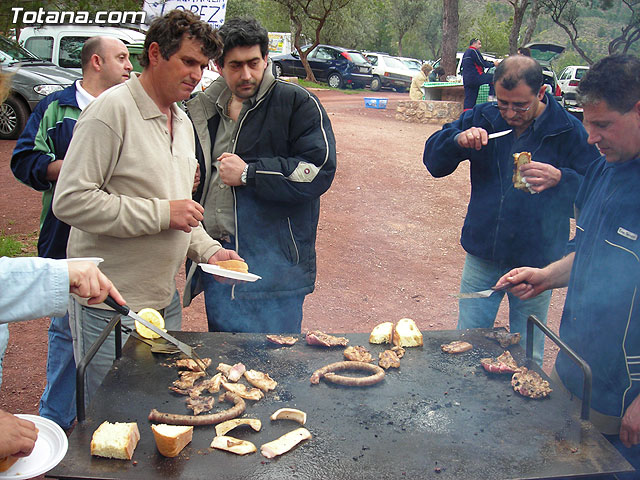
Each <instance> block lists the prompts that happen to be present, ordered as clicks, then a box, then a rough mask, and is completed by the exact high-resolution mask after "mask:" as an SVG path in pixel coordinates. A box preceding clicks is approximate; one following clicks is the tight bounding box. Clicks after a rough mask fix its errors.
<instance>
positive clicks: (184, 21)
mask: <svg viewBox="0 0 640 480" xmlns="http://www.w3.org/2000/svg"><path fill="white" fill-rule="evenodd" d="M183 38H189V39H192V40H196V41H199V42H201V43H202V53H203V55H205V56H206V57H207V58H210V59H211V58H217V57H218V56H219V55H220V52H221V51H222V41H221V40H220V37H219V35H218V32H217V31H216V30H214V29H213V28H212V27H211V25H209V24H208V23H206V22H203V21H202V20H200V17H199V16H198V15H196V14H194V13H192V12H190V11H188V10H177V9H176V10H171V11H170V12H169V13H167V14H166V15H164V16H163V17H159V18H156V19H155V20H154V21H153V22H152V23H151V27H150V28H149V31H148V32H147V36H146V39H145V41H144V51H143V52H142V56H141V58H140V65H141V66H142V67H143V68H145V67H147V66H148V65H149V45H151V44H152V43H153V42H156V43H157V44H158V45H159V47H160V54H161V55H162V58H164V59H165V60H169V57H171V55H173V54H174V53H176V52H177V51H178V50H180V45H182V39H183Z"/></svg>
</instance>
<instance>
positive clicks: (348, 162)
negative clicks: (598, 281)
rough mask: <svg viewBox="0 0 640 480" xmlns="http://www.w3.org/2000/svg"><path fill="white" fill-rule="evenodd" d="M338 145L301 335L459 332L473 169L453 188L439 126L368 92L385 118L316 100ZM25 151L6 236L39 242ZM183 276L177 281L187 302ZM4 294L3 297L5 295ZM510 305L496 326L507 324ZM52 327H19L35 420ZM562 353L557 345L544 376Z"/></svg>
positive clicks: (333, 99) (25, 390)
mask: <svg viewBox="0 0 640 480" xmlns="http://www.w3.org/2000/svg"><path fill="white" fill-rule="evenodd" d="M316 93H317V95H318V97H319V98H320V100H321V101H322V104H323V105H324V107H325V109H326V110H327V112H328V114H329V117H330V119H331V122H332V125H333V130H334V132H335V135H336V139H337V149H338V169H337V173H336V178H335V181H334V182H333V185H332V187H331V189H330V190H329V191H328V192H327V193H326V194H325V195H324V196H323V197H322V202H321V216H320V225H319V229H318V240H317V252H318V278H317V284H316V291H315V292H314V293H313V294H311V295H309V296H308V297H307V299H306V301H305V304H304V320H303V325H302V326H303V331H306V330H307V329H320V330H324V331H327V332H335V333H339V332H367V331H370V330H371V328H373V326H374V325H376V324H377V323H380V322H383V321H397V320H399V319H400V318H402V317H411V318H413V319H414V320H415V321H416V322H417V324H418V326H419V327H420V328H421V329H422V330H447V329H454V328H455V326H456V321H457V315H458V305H457V300H456V299H455V298H453V297H452V296H451V294H455V293H456V292H457V291H458V287H459V280H460V273H461V270H462V264H463V261H464V251H463V250H462V248H461V247H460V242H459V238H460V230H461V227H462V223H463V220H464V216H465V213H466V205H467V202H468V196H469V191H470V187H469V168H468V164H466V163H463V164H462V165H461V166H460V167H459V168H458V170H457V171H456V172H455V173H454V174H452V175H450V176H449V177H446V178H444V179H434V178H432V177H431V176H430V175H429V173H428V172H427V170H426V168H425V167H424V166H423V164H422V151H423V147H424V142H425V140H426V139H427V138H428V136H429V135H430V134H431V133H432V132H434V131H436V130H437V129H438V128H439V126H434V125H431V126H427V125H421V124H413V123H405V122H402V121H399V120H396V119H395V109H396V106H397V103H398V101H400V100H403V99H408V95H407V94H399V93H395V92H378V93H373V92H372V93H369V92H367V94H366V96H379V97H386V98H388V99H389V103H388V106H387V109H386V110H377V109H370V108H365V107H364V102H363V97H364V96H365V94H362V93H346V92H341V91H327V90H318V91H316ZM14 145H15V142H11V141H0V232H4V234H20V235H22V236H23V238H27V239H29V238H32V239H33V238H35V236H34V233H37V229H38V218H39V214H40V206H41V205H40V194H39V193H38V192H34V191H32V190H31V189H29V188H28V187H26V186H24V185H21V184H20V183H18V182H17V181H16V180H15V179H14V177H13V175H12V173H11V171H10V168H9V161H10V157H11V152H12V150H13V147H14ZM183 278H184V275H183V272H181V273H180V274H179V275H178V277H177V279H176V280H177V283H178V288H179V290H180V291H182V286H183V285H184V280H183ZM0 290H1V286H0ZM564 294H565V291H564V290H561V291H556V292H554V294H553V298H552V304H551V308H550V312H549V324H550V326H551V327H552V328H553V330H554V331H556V332H557V327H558V323H559V320H560V314H561V312H562V306H563V304H564ZM506 310H507V309H506V308H505V304H504V303H503V305H502V307H501V309H500V312H499V315H498V321H497V325H505V319H506ZM47 328H48V320H47V319H38V320H33V321H30V322H21V323H17V324H13V325H11V326H10V332H11V339H10V342H9V348H8V350H7V354H6V357H5V362H4V375H3V383H2V387H1V388H0V408H2V409H5V410H9V411H11V412H13V413H37V411H38V401H39V398H40V395H41V394H42V391H43V389H44V386H45V367H46V349H47ZM183 328H184V329H185V330H189V331H206V329H207V327H206V317H205V312H204V301H203V300H202V296H200V297H199V298H198V299H196V301H195V302H194V303H193V304H192V305H191V306H190V307H189V308H187V309H185V310H184V321H183ZM555 354H556V351H555V349H552V348H549V344H547V349H546V354H545V370H546V371H549V370H550V366H551V364H552V361H553V359H554V358H555Z"/></svg>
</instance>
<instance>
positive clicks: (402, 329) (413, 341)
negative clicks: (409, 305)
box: [393, 318, 422, 347]
mask: <svg viewBox="0 0 640 480" xmlns="http://www.w3.org/2000/svg"><path fill="white" fill-rule="evenodd" d="M393 344H394V345H397V346H398V347H420V346H422V332H420V329H419V328H418V326H417V325H416V322H414V321H413V320H411V319H410V318H401V319H400V320H399V321H398V323H396V327H395V329H394V330H393Z"/></svg>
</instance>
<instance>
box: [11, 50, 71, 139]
mask: <svg viewBox="0 0 640 480" xmlns="http://www.w3.org/2000/svg"><path fill="white" fill-rule="evenodd" d="M0 67H1V69H2V73H3V74H9V75H10V76H11V90H10V91H9V96H8V97H7V99H6V100H5V101H4V102H3V103H2V105H0V139H2V140H9V139H16V138H18V137H19V136H20V134H21V133H22V130H23V129H24V127H25V125H26V123H27V119H28V118H29V115H31V112H32V111H33V109H34V108H35V106H36V105H37V104H38V102H39V101H40V100H42V99H43V98H44V97H46V96H47V95H49V94H50V93H53V92H56V91H58V90H62V89H64V88H66V87H68V86H69V85H71V84H72V83H73V82H74V81H76V80H77V79H78V78H80V75H79V74H77V73H76V72H74V71H72V70H67V69H66V68H62V67H58V66H57V65H54V64H53V63H51V62H48V61H46V60H42V59H40V58H38V57H36V56H35V55H34V54H32V53H31V52H29V51H28V50H25V49H24V48H22V47H20V46H19V45H17V44H15V43H13V42H12V41H10V40H8V39H6V38H4V37H0Z"/></svg>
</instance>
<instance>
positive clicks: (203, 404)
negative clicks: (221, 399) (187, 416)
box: [187, 397, 216, 415]
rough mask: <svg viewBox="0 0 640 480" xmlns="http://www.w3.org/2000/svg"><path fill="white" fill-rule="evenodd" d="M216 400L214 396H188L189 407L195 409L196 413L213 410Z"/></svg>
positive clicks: (194, 412)
mask: <svg viewBox="0 0 640 480" xmlns="http://www.w3.org/2000/svg"><path fill="white" fill-rule="evenodd" d="M215 401H216V400H215V398H213V397H197V398H193V397H189V398H187V407H189V408H190V409H191V410H193V414H194V415H200V414H201V413H202V412H208V411H209V410H211V409H212V408H213V404H214V403H215Z"/></svg>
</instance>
